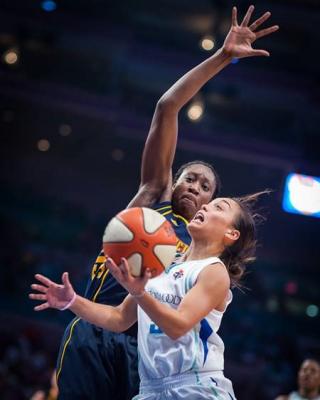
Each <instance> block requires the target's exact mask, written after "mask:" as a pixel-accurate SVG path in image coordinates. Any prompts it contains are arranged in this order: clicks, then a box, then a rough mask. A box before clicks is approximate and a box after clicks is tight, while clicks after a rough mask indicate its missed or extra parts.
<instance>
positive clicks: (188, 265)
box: [30, 194, 259, 400]
mask: <svg viewBox="0 0 320 400" xmlns="http://www.w3.org/2000/svg"><path fill="white" fill-rule="evenodd" d="M258 196H259V194H255V195H251V196H247V197H243V198H217V199H215V200H213V201H211V202H210V203H209V204H207V205H203V206H202V207H201V209H200V211H198V212H197V213H196V215H195V217H194V218H193V219H192V220H191V222H190V223H189V225H188V231H189V233H190V235H191V237H192V242H191V245H190V248H189V250H188V251H187V253H186V254H185V256H183V257H180V258H179V259H178V260H177V261H176V263H173V264H172V265H171V266H170V267H169V269H168V270H167V271H166V272H165V273H163V274H161V275H160V276H158V277H156V278H154V279H151V280H149V278H150V271H146V272H145V274H144V276H143V277H141V278H135V277H133V276H132V275H131V274H130V272H129V268H128V264H127V261H126V260H125V259H123V260H122V263H121V264H120V265H119V266H117V265H115V263H114V262H113V260H111V259H110V258H109V259H108V260H107V264H108V268H110V271H111V273H112V274H113V276H114V277H115V278H116V279H117V280H118V282H119V283H120V284H121V285H122V286H123V287H124V288H125V289H126V290H127V291H128V292H129V294H128V296H127V297H126V298H125V300H124V301H123V303H122V304H120V305H119V306H117V307H112V306H108V305H104V304H97V303H93V302H91V301H89V300H88V299H85V298H83V297H80V296H78V295H76V293H75V292H74V290H73V288H72V285H71V284H70V282H69V278H68V274H67V273H64V274H63V277H62V281H63V284H62V285H58V284H56V283H54V282H52V281H51V280H49V279H48V278H46V277H44V276H42V275H36V279H37V280H38V281H39V282H40V283H41V284H34V285H32V288H33V289H34V290H36V291H38V292H40V294H39V293H37V294H35V293H32V294H30V298H31V299H35V300H42V301H44V303H43V304H41V305H38V306H36V307H35V310H36V311H41V310H45V309H47V308H49V307H51V308H57V309H60V310H64V309H66V308H69V309H70V310H71V311H72V312H74V313H75V314H76V315H78V316H79V317H81V318H83V319H85V320H87V321H89V322H90V323H93V324H95V325H98V326H101V327H103V328H105V329H108V330H111V331H115V332H121V331H124V330H126V329H128V328H129V327H130V326H131V325H132V324H134V323H135V322H136V321H137V320H138V349H139V353H140V359H139V373H140V378H141V384H140V392H139V395H137V396H136V397H135V399H136V400H138V399H139V400H140V399H141V400H161V399H172V400H173V399H189V400H195V399H199V400H200V399H217V398H219V399H220V400H221V399H222V400H223V399H225V400H232V399H235V395H234V392H233V388H232V383H231V382H230V381H229V380H228V379H227V378H225V377H224V374H223V369H224V356H223V353H224V344H223V342H222V340H221V338H220V337H219V336H218V333H217V332H218V330H219V327H220V324H221V320H222V317H223V314H224V312H225V311H226V308H227V306H228V305H229V304H230V302H231V300H232V294H231V291H230V288H231V287H232V286H237V285H239V280H240V278H241V276H242V274H243V272H244V267H245V264H246V263H247V262H249V261H252V259H253V256H254V252H255V247H256V239H255V217H254V215H255V214H253V213H252V211H251V209H250V204H252V201H255V200H256V199H257V198H258Z"/></svg>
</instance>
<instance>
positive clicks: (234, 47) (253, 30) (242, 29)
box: [223, 6, 279, 58]
mask: <svg viewBox="0 0 320 400" xmlns="http://www.w3.org/2000/svg"><path fill="white" fill-rule="evenodd" d="M253 10H254V6H250V7H249V8H248V11H247V13H246V15H245V16H244V18H243V20H242V22H241V24H240V25H239V24H238V18H237V8H236V7H233V9H232V24H231V28H230V31H229V33H228V35H227V37H226V39H225V41H224V44H223V50H224V52H225V53H226V54H227V55H228V56H230V57H232V58H244V57H253V56H267V57H268V56H269V55H270V53H269V52H268V51H266V50H262V49H253V48H252V44H253V43H254V42H255V41H256V40H257V39H260V38H261V37H263V36H267V35H270V34H271V33H273V32H275V31H277V30H278V29H279V26H278V25H273V26H271V27H269V28H265V29H261V30H258V31H257V28H258V27H259V26H260V25H261V24H263V23H264V22H265V21H266V20H267V19H269V18H270V16H271V13H270V12H269V11H268V12H266V13H264V14H263V15H262V16H261V17H260V18H258V19H257V20H255V21H254V22H253V23H251V24H250V25H249V23H250V19H251V16H252V13H253Z"/></svg>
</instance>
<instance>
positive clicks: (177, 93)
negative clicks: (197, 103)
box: [158, 48, 232, 113]
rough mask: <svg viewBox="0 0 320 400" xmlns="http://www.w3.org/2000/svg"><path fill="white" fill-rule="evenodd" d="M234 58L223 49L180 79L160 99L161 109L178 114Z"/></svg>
mask: <svg viewBox="0 0 320 400" xmlns="http://www.w3.org/2000/svg"><path fill="white" fill-rule="evenodd" d="M231 60H232V58H231V57H230V55H229V54H227V53H226V52H225V51H224V49H223V48H221V49H219V50H218V51H217V52H216V53H215V54H214V55H212V56H211V57H210V58H208V59H206V60H205V61H204V62H202V63H201V64H199V65H197V66H196V67H195V68H193V69H192V70H191V71H189V72H187V73H186V74H185V75H184V76H183V77H182V78H180V79H179V80H178V81H177V82H176V83H175V84H174V85H173V86H172V87H171V88H170V89H169V90H168V91H167V92H166V93H165V94H164V95H163V96H162V97H161V99H160V101H159V103H158V104H159V106H160V108H165V107H166V106H167V109H168V110H167V112H171V113H175V112H178V111H179V110H180V109H181V108H182V107H183V106H184V105H185V104H186V103H187V102H188V101H189V100H190V99H192V97H193V96H194V95H195V94H196V93H198V91H199V90H200V89H201V88H202V86H203V85H204V84H205V83H206V82H208V81H209V80H210V79H211V78H213V77H214V76H215V75H217V74H218V73H219V72H220V71H221V70H222V69H223V68H225V67H226V66H227V65H228V64H230V62H231Z"/></svg>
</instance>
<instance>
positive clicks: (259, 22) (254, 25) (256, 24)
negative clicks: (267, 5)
mask: <svg viewBox="0 0 320 400" xmlns="http://www.w3.org/2000/svg"><path fill="white" fill-rule="evenodd" d="M270 16H271V12H270V11H267V12H265V13H264V14H263V15H262V16H261V17H260V18H258V19H257V20H256V21H254V22H253V23H252V24H251V25H250V26H249V29H250V30H251V31H252V32H254V31H255V30H256V29H257V28H258V27H259V26H260V25H262V24H263V23H264V22H265V21H266V20H267V19H269V18H270Z"/></svg>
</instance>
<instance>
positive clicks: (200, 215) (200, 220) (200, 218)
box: [192, 211, 204, 224]
mask: <svg viewBox="0 0 320 400" xmlns="http://www.w3.org/2000/svg"><path fill="white" fill-rule="evenodd" d="M192 221H194V222H197V223H198V224H202V223H203V222H204V214H203V213H202V212H201V211H198V212H197V213H196V215H195V216H194V217H193V219H192Z"/></svg>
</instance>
